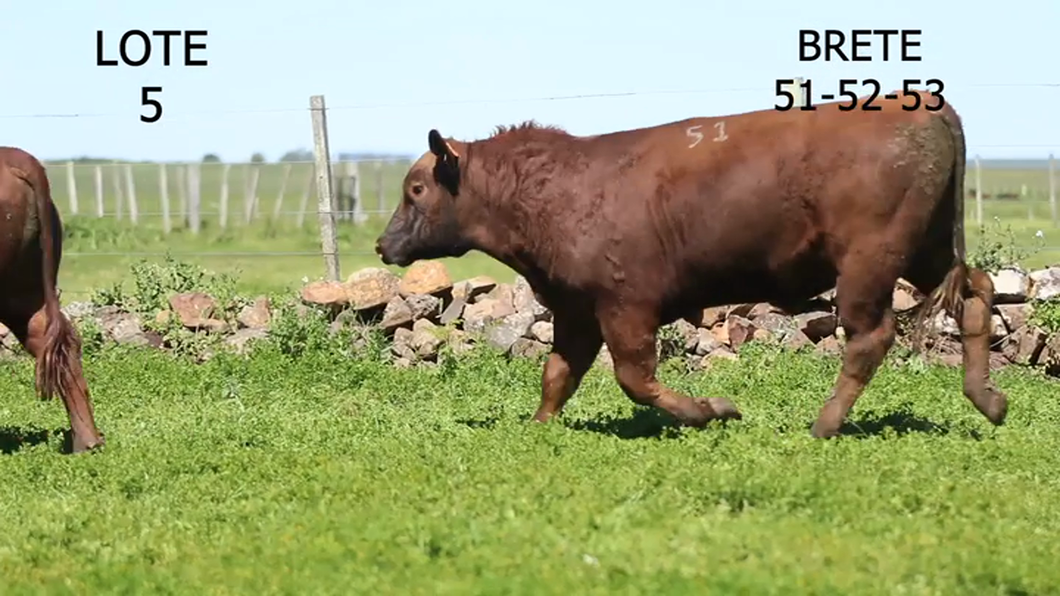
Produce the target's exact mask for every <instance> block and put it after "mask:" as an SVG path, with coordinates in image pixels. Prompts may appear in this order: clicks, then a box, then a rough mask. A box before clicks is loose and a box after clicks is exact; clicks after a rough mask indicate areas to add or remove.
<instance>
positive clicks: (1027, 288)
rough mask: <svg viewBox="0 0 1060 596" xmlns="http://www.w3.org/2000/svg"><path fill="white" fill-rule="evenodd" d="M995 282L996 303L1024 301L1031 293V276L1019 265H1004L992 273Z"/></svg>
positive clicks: (991, 277) (991, 276)
mask: <svg viewBox="0 0 1060 596" xmlns="http://www.w3.org/2000/svg"><path fill="white" fill-rule="evenodd" d="M990 280H991V281H993V282H994V303H995V304H1011V303H1017V302H1023V301H1025V300H1026V299H1027V296H1028V295H1029V294H1030V293H1031V278H1030V276H1029V275H1027V273H1026V272H1024V271H1023V270H1022V269H1020V268H1018V267H1004V268H1002V269H1000V270H998V272H997V273H991V274H990Z"/></svg>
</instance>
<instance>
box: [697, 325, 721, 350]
mask: <svg viewBox="0 0 1060 596" xmlns="http://www.w3.org/2000/svg"><path fill="white" fill-rule="evenodd" d="M696 334H697V336H698V337H697V341H696V347H695V354H696V355H697V356H706V355H707V354H709V353H711V352H713V351H714V350H716V349H718V348H719V347H721V346H722V345H723V344H722V343H721V342H720V341H718V338H717V337H715V336H714V333H713V332H712V331H711V330H710V329H703V328H702V327H700V328H699V329H697V330H696Z"/></svg>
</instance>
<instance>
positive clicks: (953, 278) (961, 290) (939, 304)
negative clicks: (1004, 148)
mask: <svg viewBox="0 0 1060 596" xmlns="http://www.w3.org/2000/svg"><path fill="white" fill-rule="evenodd" d="M936 114H937V115H938V117H940V118H942V121H943V122H945V123H946V126H947V128H948V129H949V131H950V135H951V136H952V138H953V148H954V156H953V162H954V163H953V173H952V179H951V181H950V185H949V187H950V189H952V191H953V192H952V194H951V196H949V197H946V199H945V200H951V201H953V224H952V225H953V228H952V235H953V266H952V267H951V268H950V270H949V272H948V273H947V274H946V277H945V278H943V280H942V283H941V284H939V286H938V287H937V288H935V290H934V291H933V292H931V295H930V296H928V297H927V298H926V299H925V300H924V302H923V303H922V304H921V305H920V308H919V309H918V312H917V316H916V325H915V331H914V333H913V337H912V340H913V347H914V349H917V350H919V349H920V348H921V347H922V342H923V340H924V339H925V338H924V335H923V333H924V331H925V329H926V328H929V329H934V327H935V325H934V322H933V321H931V319H934V318H935V316H936V315H937V314H938V313H939V312H940V311H945V312H946V314H948V315H949V316H950V317H952V318H953V320H954V321H956V323H957V326H958V328H959V327H960V326H961V324H962V323H961V321H962V320H963V318H964V298H965V297H966V296H967V295H968V293H969V292H970V291H971V282H970V279H969V277H968V265H967V264H966V262H965V253H966V249H965V241H964V176H965V162H966V161H967V155H966V152H967V150H966V146H965V141H964V126H963V125H962V124H961V119H960V116H958V115H957V112H956V111H955V110H954V109H953V107H952V106H950V105H949V104H946V105H945V106H943V108H942V109H941V110H940V111H938V112H936Z"/></svg>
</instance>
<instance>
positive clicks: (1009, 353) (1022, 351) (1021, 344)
mask: <svg viewBox="0 0 1060 596" xmlns="http://www.w3.org/2000/svg"><path fill="white" fill-rule="evenodd" d="M1048 337H1049V336H1048V335H1047V334H1046V333H1045V332H1044V331H1042V330H1041V329H1039V328H1037V327H1033V326H1023V327H1020V328H1019V329H1016V331H1014V332H1013V333H1012V334H1010V335H1009V336H1008V337H1007V338H1006V339H1005V343H1004V345H1003V346H1002V349H1001V351H1002V353H1003V354H1004V355H1005V356H1006V357H1007V358H1008V359H1009V361H1010V362H1012V363H1014V364H1020V365H1023V366H1037V364H1038V359H1039V358H1040V357H1041V354H1042V351H1043V349H1044V348H1045V344H1046V340H1047V339H1048Z"/></svg>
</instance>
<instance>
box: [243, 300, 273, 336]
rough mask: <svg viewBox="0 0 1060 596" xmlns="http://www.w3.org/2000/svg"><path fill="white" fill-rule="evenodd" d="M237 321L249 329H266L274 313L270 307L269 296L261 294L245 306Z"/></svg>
mask: <svg viewBox="0 0 1060 596" xmlns="http://www.w3.org/2000/svg"><path fill="white" fill-rule="evenodd" d="M236 321H238V322H239V324H240V325H242V326H243V327H245V328H247V329H265V328H267V327H268V326H269V323H270V322H271V321H272V313H271V312H270V309H269V299H268V297H267V296H259V297H258V298H256V299H255V300H254V302H252V303H250V304H248V305H246V306H244V307H243V309H242V310H240V311H239V315H238V316H237V317H236Z"/></svg>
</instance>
